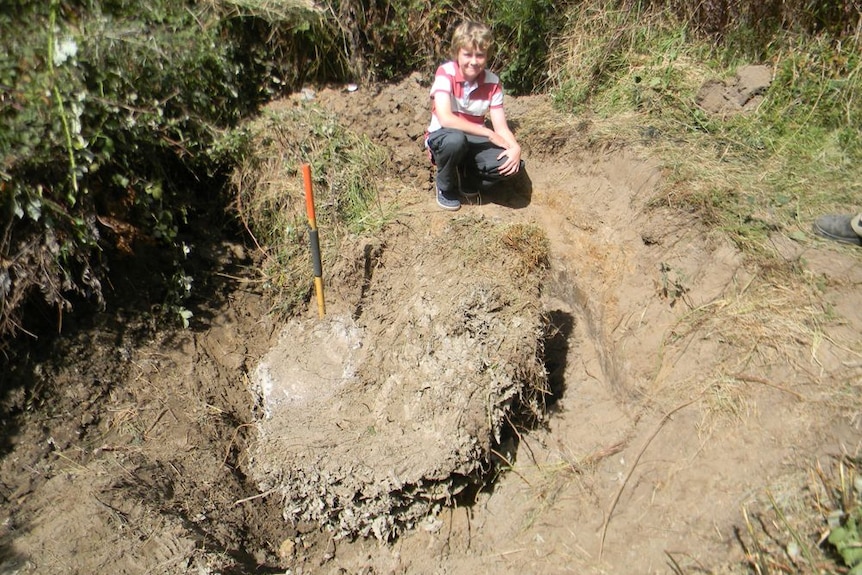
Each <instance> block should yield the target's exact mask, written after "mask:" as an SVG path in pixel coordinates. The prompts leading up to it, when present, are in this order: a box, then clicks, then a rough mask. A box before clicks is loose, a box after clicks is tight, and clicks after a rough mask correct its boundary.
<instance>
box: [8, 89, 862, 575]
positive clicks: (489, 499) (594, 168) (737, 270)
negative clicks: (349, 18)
mask: <svg viewBox="0 0 862 575" xmlns="http://www.w3.org/2000/svg"><path fill="white" fill-rule="evenodd" d="M426 89H427V88H426V87H424V86H423V85H422V84H421V82H420V81H419V79H417V78H409V79H407V80H405V81H404V82H402V83H401V84H399V85H396V86H383V87H367V86H362V87H360V89H359V90H358V91H356V92H348V91H346V90H343V89H340V88H330V89H325V90H320V91H318V92H317V94H316V103H317V104H319V105H321V106H323V107H325V108H327V109H329V110H332V111H334V112H335V113H337V114H339V116H340V117H341V118H342V120H343V122H344V123H345V124H346V125H348V126H350V127H351V128H352V129H354V130H358V131H362V132H364V133H367V134H368V135H369V136H370V137H371V138H372V139H373V140H374V141H376V142H378V143H379V144H381V145H384V146H387V148H389V149H391V150H392V161H391V165H390V167H389V172H388V173H387V174H386V175H385V176H384V177H383V180H384V182H385V189H386V192H385V194H386V198H385V199H387V200H391V201H395V202H397V203H398V205H399V206H400V212H399V216H398V221H397V222H396V224H395V225H393V226H392V228H391V230H390V231H388V232H387V233H386V237H383V238H375V239H374V241H375V242H376V243H374V244H373V245H374V246H376V247H375V248H374V249H375V250H378V249H379V250H381V251H380V252H379V257H378V258H377V259H376V260H375V261H378V262H384V261H388V262H393V261H401V262H402V265H403V262H404V261H407V260H410V257H411V254H414V253H420V252H414V251H411V250H415V249H416V247H415V246H418V245H419V244H420V243H421V241H425V240H426V239H427V238H429V237H439V236H440V235H441V234H444V232H445V230H447V229H448V227H449V226H452V225H453V222H454V223H455V224H457V223H459V222H461V223H465V222H466V223H469V222H471V221H472V222H480V223H481V225H500V224H502V225H509V224H514V223H526V224H536V225H538V226H540V227H541V229H542V230H544V232H545V234H546V235H547V237H548V240H549V242H550V270H549V271H548V275H547V277H546V278H544V283H543V285H542V286H541V299H540V302H541V310H540V311H541V314H542V316H543V317H545V318H547V319H548V321H549V323H550V325H551V326H552V328H553V329H551V330H550V331H549V333H548V336H547V338H546V339H545V340H544V341H543V342H542V343H543V344H544V347H545V350H546V358H545V365H546V367H547V370H548V380H549V384H550V386H551V389H552V390H553V397H552V398H551V399H550V401H549V406H548V417H547V419H546V421H545V423H544V424H542V425H538V426H535V427H533V428H529V429H527V428H519V429H518V430H517V433H515V434H512V435H511V436H508V437H504V438H503V443H502V444H501V445H496V446H495V447H494V450H495V452H496V455H495V458H496V459H497V461H498V462H501V466H500V467H499V468H498V473H495V474H494V475H493V476H486V477H485V478H484V480H485V481H486V482H487V484H486V485H484V486H483V487H482V488H480V489H473V490H467V491H465V492H463V493H462V494H461V496H459V497H455V498H452V499H451V502H450V504H449V505H446V506H442V507H433V508H432V509H430V511H429V514H428V515H426V516H424V518H422V519H421V520H420V521H418V522H416V525H415V526H413V527H412V528H406V529H403V530H402V531H401V532H400V533H399V535H398V537H396V538H394V540H389V541H381V540H379V539H377V538H374V537H369V538H362V537H357V538H351V537H338V536H337V533H334V532H332V531H330V530H328V529H323V528H321V527H320V526H319V525H318V524H316V523H315V522H313V521H309V520H295V517H293V516H291V515H290V513H287V514H286V515H287V517H288V519H287V520H286V519H284V515H285V508H284V503H285V499H284V495H283V493H282V492H279V491H273V490H271V489H270V490H266V489H264V485H263V484H262V482H261V481H260V472H259V471H260V470H259V467H255V465H254V458H253V457H251V456H250V454H252V453H259V450H260V443H259V436H258V431H259V430H260V429H261V421H263V420H264V419H263V418H264V414H263V413H262V411H263V410H262V409H261V405H260V397H259V395H260V394H259V390H258V391H257V392H256V391H255V383H254V377H255V375H254V374H255V373H257V372H258V370H259V366H260V365H261V362H263V361H265V358H267V357H268V354H270V353H271V352H272V350H273V349H278V346H279V345H281V344H283V342H284V338H283V334H284V333H285V330H289V329H291V326H290V324H287V325H280V324H277V323H276V322H275V321H274V320H273V319H272V318H271V317H270V316H269V315H268V314H267V311H268V309H269V302H267V301H266V300H265V299H264V298H263V297H262V296H261V295H260V294H259V293H257V291H256V288H255V286H256V284H255V283H254V282H253V281H244V280H242V279H240V278H243V277H253V276H252V274H251V273H250V272H249V269H248V268H249V266H251V265H253V258H251V257H250V254H249V252H247V250H246V249H244V248H243V247H242V246H239V245H237V244H235V243H231V242H228V241H222V240H220V239H219V238H209V239H204V238H201V237H197V238H195V241H197V244H196V251H195V252H194V253H195V257H196V258H198V260H197V261H198V263H200V264H201V267H202V269H203V270H205V271H202V272H201V273H200V274H199V275H198V276H197V277H196V290H195V292H196V293H197V294H199V295H198V296H197V297H198V299H197V300H195V301H193V302H191V303H192V304H193V305H194V307H193V311H194V312H195V316H194V318H193V322H192V325H191V327H190V329H188V330H180V331H177V332H172V333H167V332H165V331H162V330H156V329H155V327H154V326H153V325H152V324H151V323H150V322H149V321H148V320H147V316H146V314H141V313H138V312H136V311H135V309H136V308H135V304H136V303H138V302H140V301H150V300H151V299H152V298H153V297H154V296H153V294H146V293H143V294H138V293H137V291H136V286H139V285H140V284H139V283H138V282H137V280H136V278H137V277H138V276H137V275H136V274H143V276H145V275H146V274H147V273H149V271H148V270H136V272H135V274H131V273H130V274H129V275H128V276H127V277H125V279H122V280H120V279H118V280H117V281H116V282H115V284H114V287H115V289H116V291H117V293H118V294H123V295H122V297H120V296H119V295H118V296H117V301H115V304H114V307H113V308H112V309H115V310H117V311H115V312H111V313H105V314H97V315H95V316H92V317H89V318H87V319H83V320H79V323H78V324H77V325H67V330H66V331H65V333H64V335H63V336H62V337H59V338H57V339H56V340H54V341H51V342H49V343H48V344H44V345H41V346H38V347H37V346H35V345H34V346H33V351H32V353H30V354H29V355H28V356H27V357H24V358H20V359H19V360H17V361H16V363H15V364H14V365H10V366H8V368H7V369H6V371H5V372H4V374H3V388H2V410H0V419H2V425H3V433H2V444H0V449H2V455H3V458H2V461H0V504H2V505H0V515H2V531H0V572H2V573H22V574H23V573H80V574H85V573H86V574H90V573H123V574H143V573H172V574H173V573H237V574H238V573H435V574H436V573H488V572H496V573H513V574H515V573H518V574H520V573H564V572H574V573H667V572H677V573H679V572H685V573H698V572H714V573H720V572H739V573H743V572H746V562H745V549H746V545H748V543H746V541H747V535H746V533H747V530H746V526H747V525H746V522H745V517H746V516H748V517H755V516H758V514H762V517H767V516H768V510H769V498H770V497H771V498H772V499H773V500H775V501H777V502H779V504H780V505H781V506H782V507H783V508H784V509H785V512H786V513H787V515H788V517H791V518H792V517H793V516H794V514H795V515H798V516H799V517H804V516H806V515H810V514H811V512H812V510H811V509H807V508H805V507H804V505H803V503H802V502H804V501H805V493H806V490H807V488H808V486H809V482H810V477H811V474H810V472H811V469H812V466H813V465H814V464H815V463H816V462H817V461H818V460H820V461H822V462H823V464H824V466H826V465H828V464H829V462H830V461H832V460H831V459H830V458H831V457H833V456H835V455H839V454H841V453H850V454H856V453H857V451H858V447H859V439H860V433H859V425H860V424H862V422H860V418H859V401H858V396H859V386H860V381H862V341H860V337H859V335H858V334H859V333H860V332H862V290H860V284H862V266H860V262H862V250H858V249H856V248H853V247H845V246H840V245H833V244H829V243H827V242H823V241H820V240H817V239H815V238H813V237H810V238H809V239H808V240H807V241H803V242H799V241H791V240H789V239H788V238H787V237H786V235H785V234H784V233H781V232H780V231H777V232H776V233H775V236H774V238H773V239H772V241H773V242H774V245H775V247H776V249H777V250H778V251H779V253H781V254H782V257H783V258H784V259H785V261H786V264H787V265H788V266H792V267H793V268H794V269H796V270H797V271H799V272H801V273H799V274H797V276H798V277H802V278H807V280H809V281H806V282H797V283H792V284H791V283H784V282H778V281H775V280H771V279H768V278H771V277H776V276H774V275H768V274H765V273H763V271H762V270H758V269H757V268H755V267H752V266H751V265H748V264H746V262H745V261H744V259H743V258H742V256H741V255H740V254H739V253H738V252H737V250H736V249H735V248H734V246H733V245H730V244H728V243H727V242H726V241H725V240H724V239H723V238H722V237H720V236H719V235H711V234H709V233H707V232H706V231H705V230H704V229H703V228H702V227H700V226H699V225H698V222H697V220H696V219H695V218H694V217H692V216H690V215H687V214H684V213H679V212H677V211H673V210H671V209H669V208H660V207H655V206H654V203H653V200H655V198H656V197H657V195H658V194H659V193H660V190H661V188H660V186H661V184H662V181H663V177H662V172H661V170H660V168H659V166H658V165H657V164H656V163H655V162H654V161H653V160H651V159H650V150H649V143H648V142H646V143H643V142H642V143H631V142H626V143H615V144H610V145H609V144H603V145H600V146H597V145H594V144H592V143H591V137H590V127H589V124H588V122H585V121H583V120H582V119H578V118H564V117H560V116H557V115H555V114H554V113H553V112H552V111H551V109H550V105H549V103H548V102H547V100H545V99H544V98H541V97H530V98H522V99H514V98H513V99H510V100H509V102H508V104H507V106H508V110H509V116H510V119H511V120H512V124H513V125H514V126H515V127H516V129H517V133H518V134H519V137H520V138H521V140H522V143H523V145H524V150H525V158H526V161H527V174H526V176H525V179H524V180H522V182H521V183H520V184H519V185H518V186H515V187H512V188H509V189H506V190H502V191H501V192H500V193H499V194H497V195H495V196H489V197H483V198H482V201H481V202H479V203H477V204H475V205H466V206H464V208H463V209H462V210H461V211H460V212H458V213H456V214H452V213H448V212H443V211H442V210H439V209H438V208H437V207H436V205H435V203H434V199H433V195H432V194H431V192H430V190H431V185H432V176H433V173H432V171H431V168H430V166H429V165H428V164H427V160H426V158H425V157H424V155H423V154H422V150H421V144H420V140H421V135H422V132H423V131H424V128H425V123H426V120H427V92H426ZM283 105H297V104H296V103H294V102H288V103H284V104H283ZM477 225H479V224H477ZM785 232H786V231H785ZM367 245H369V244H363V243H362V242H361V241H360V242H358V243H357V250H359V253H367V252H366V251H364V247H365V246H367ZM421 253H425V252H421ZM441 253H442V252H441ZM399 258H400V259H399ZM358 261H361V260H358ZM423 261H424V260H423V259H422V258H419V259H415V266H416V269H415V272H414V273H415V276H416V277H418V278H422V281H421V286H422V287H421V289H422V290H425V291H426V292H427V293H428V294H431V295H430V296H429V298H430V299H431V300H432V301H436V302H439V301H441V300H440V299H439V297H438V296H439V293H438V291H435V290H442V289H444V287H445V286H446V283H445V282H444V281H443V280H444V277H448V276H451V274H452V273H453V271H452V269H451V268H449V267H446V266H441V267H440V269H439V270H438V273H439V275H438V276H435V275H434V274H435V268H434V267H432V266H423ZM437 263H438V264H439V262H437ZM462 267H463V266H462ZM360 270H361V269H360ZM399 271H400V272H401V273H400V274H396V273H391V274H388V275H387V274H385V273H379V274H377V273H375V274H374V275H372V276H371V277H370V280H369V281H370V283H371V285H370V286H369V285H366V284H363V283H362V282H361V281H360V282H359V283H358V284H357V283H353V284H350V285H347V284H339V283H338V282H337V279H333V278H330V279H329V280H328V281H329V282H330V283H329V284H328V285H327V288H328V289H327V293H328V297H329V298H330V301H329V308H330V313H329V315H328V319H327V320H326V321H328V322H330V323H329V324H326V325H332V322H335V321H337V318H339V317H345V316H347V317H350V318H351V320H352V321H353V322H357V319H358V320H359V323H360V324H361V322H362V318H363V317H373V316H374V314H375V313H377V314H380V313H382V312H381V310H380V309H378V310H373V309H370V308H362V309H363V311H362V314H361V316H362V317H359V318H357V316H356V313H355V312H356V302H357V300H356V297H357V296H356V293H357V292H356V289H357V288H361V289H362V290H367V289H372V290H378V291H380V292H386V291H387V290H390V289H391V290H395V293H406V292H398V291H397V288H398V287H399V286H397V285H396V284H395V282H398V281H400V280H399V277H401V278H403V277H404V274H405V273H409V270H405V269H401V268H399ZM447 274H448V276H447ZM360 279H362V278H361V277H360ZM366 279H369V278H367V277H366ZM384 279H385V281H384ZM413 279H414V278H412V277H411V280H413ZM375 282H377V283H375ZM405 285H408V286H411V287H410V289H412V290H417V289H419V287H417V286H418V285H419V283H416V284H413V283H410V284H408V283H406V282H405ZM129 294H135V296H134V297H131V298H130V297H129ZM139 298H140V299H139ZM381 305H382V304H381ZM825 308H828V309H829V312H830V313H829V314H828V315H827V314H823V313H822V312H823V310H824V309H825ZM381 309H382V308H381ZM489 309H493V308H489ZM444 313H445V308H444ZM315 317H316V307H315V305H314V304H313V302H312V303H310V305H309V309H308V310H307V312H305V313H304V314H302V315H301V317H299V318H297V319H296V320H295V321H296V322H305V324H306V325H320V324H316V323H315V321H316V320H315ZM384 319H385V317H384ZM345 333H349V332H345ZM399 333H401V334H403V330H402V331H401V332H397V331H396V332H395V333H391V332H386V330H380V333H377V334H376V339H373V340H370V341H369V344H373V346H372V347H373V348H374V349H386V346H393V345H395V344H396V343H398V342H399V341H401V340H400V339H399V337H403V335H399ZM386 338H389V339H388V340H387V339H386ZM330 347H332V346H330ZM335 347H336V348H337V346H335ZM349 347H350V346H349V345H348V346H347V348H346V349H349ZM313 348H314V346H307V347H302V346H296V349H299V350H301V351H302V352H303V356H304V357H305V359H306V360H307V361H308V363H307V364H308V365H318V366H323V367H321V369H323V368H324V367H326V366H327V365H329V364H327V363H326V362H325V361H324V359H325V358H323V357H317V358H315V356H314V355H313V354H314V352H313ZM270 357H271V356H270ZM381 361H382V360H381ZM327 369H328V368H327ZM372 411H373V410H372ZM321 413H324V411H323V410H321ZM326 413H328V412H326ZM381 413H382V411H381ZM256 450H257V451H256ZM318 455H319V456H320V457H322V458H325V457H326V453H318ZM807 525H808V527H809V531H806V532H803V533H802V536H803V537H804V539H805V540H806V541H809V542H810V543H811V544H814V543H816V541H817V539H818V538H819V536H820V533H818V532H817V530H816V528H811V526H810V524H807ZM779 531H780V529H779V528H778V527H777V526H776V527H775V529H774V532H775V534H776V541H779V542H780V538H779V537H778V536H777V533H778V532H779ZM797 561H799V558H798V557H796V556H793V554H790V555H789V556H788V557H787V558H786V562H787V565H789V566H790V569H791V570H792V569H793V568H794V567H795V562H797Z"/></svg>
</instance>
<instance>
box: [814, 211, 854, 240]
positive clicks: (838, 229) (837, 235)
mask: <svg viewBox="0 0 862 575" xmlns="http://www.w3.org/2000/svg"><path fill="white" fill-rule="evenodd" d="M813 227H814V233H815V234H817V235H818V236H821V237H824V238H828V239H830V240H835V241H836V242H844V243H847V244H855V245H857V246H862V214H857V215H855V216H848V215H826V216H820V217H819V218H817V219H816V220H814V226H813Z"/></svg>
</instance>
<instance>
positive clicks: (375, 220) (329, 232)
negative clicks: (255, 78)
mask: <svg viewBox="0 0 862 575" xmlns="http://www.w3.org/2000/svg"><path fill="white" fill-rule="evenodd" d="M234 137H239V138H241V139H244V140H245V142H246V144H245V149H246V153H245V154H243V158H242V159H241V160H240V162H239V163H238V166H237V169H236V170H235V171H234V174H233V178H232V180H233V181H232V184H233V187H234V189H235V193H236V208H237V211H238V213H239V216H240V218H241V220H242V222H243V223H244V224H245V226H246V228H247V230H248V231H249V233H250V234H251V236H252V238H253V239H254V241H255V243H256V245H257V247H258V251H259V253H260V255H261V256H262V258H263V263H262V265H261V267H260V274H261V276H262V280H263V281H264V284H265V286H266V287H267V288H268V289H269V290H270V291H271V292H272V294H273V295H274V298H275V301H276V302H277V303H276V304H275V308H276V310H277V311H280V312H282V313H288V312H290V311H292V310H293V309H294V308H295V307H296V306H297V305H299V304H300V303H302V302H303V301H304V300H305V298H306V297H307V296H308V294H309V293H310V290H311V285H312V283H311V282H312V273H311V265H310V254H309V251H308V245H307V233H306V230H307V228H308V223H307V215H306V209H305V191H304V182H303V179H302V174H301V167H302V164H306V163H307V164H309V165H310V166H311V173H312V179H313V189H314V198H315V207H316V209H315V215H316V219H317V226H318V229H319V230H320V249H321V256H322V260H323V265H324V268H326V267H327V264H331V263H332V262H334V261H336V260H337V259H338V257H339V248H340V245H341V243H342V241H343V240H344V238H345V237H346V236H348V235H349V234H361V233H372V232H374V231H376V230H379V229H380V227H382V225H383V224H384V223H385V222H386V221H387V219H388V218H389V217H390V214H389V212H388V211H387V210H386V209H385V208H384V206H383V205H382V204H381V203H380V201H379V197H378V189H377V187H376V182H377V181H378V180H379V179H378V178H376V175H377V174H378V173H379V171H380V166H381V165H384V164H385V162H386V156H385V153H384V150H382V149H381V148H379V147H377V146H375V145H374V144H372V143H371V142H370V141H369V140H368V138H366V137H364V136H359V135H357V134H355V133H353V132H350V131H348V130H346V129H345V128H343V127H342V126H341V125H339V124H338V122H337V121H336V119H335V117H334V116H332V115H330V114H328V113H326V112H324V111H323V110H322V109H320V108H319V107H317V106H315V105H313V104H310V103H303V104H302V105H298V106H295V107H294V106H284V105H283V106H277V107H270V108H268V109H267V110H266V111H265V113H264V114H263V115H262V116H261V117H260V118H258V119H256V120H255V121H253V122H251V123H250V124H248V125H246V126H244V127H243V128H241V130H240V131H238V132H236V133H235V134H234Z"/></svg>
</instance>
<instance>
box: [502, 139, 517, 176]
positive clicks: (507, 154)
mask: <svg viewBox="0 0 862 575" xmlns="http://www.w3.org/2000/svg"><path fill="white" fill-rule="evenodd" d="M503 158H506V161H505V162H503V163H502V164H501V165H500V173H501V174H502V175H504V176H511V175H513V174H517V173H518V170H520V169H521V146H519V145H518V144H515V145H514V146H511V147H507V148H506V149H505V150H503V151H502V152H500V155H499V156H497V159H498V160H502V159H503Z"/></svg>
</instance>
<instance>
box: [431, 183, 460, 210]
mask: <svg viewBox="0 0 862 575" xmlns="http://www.w3.org/2000/svg"><path fill="white" fill-rule="evenodd" d="M437 205H438V206H440V207H441V208H443V209H444V210H449V211H451V212H455V211H458V210H459V209H461V200H459V199H458V198H455V197H452V196H451V195H450V194H448V193H446V192H443V191H441V190H440V189H439V188H438V189H437Z"/></svg>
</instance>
